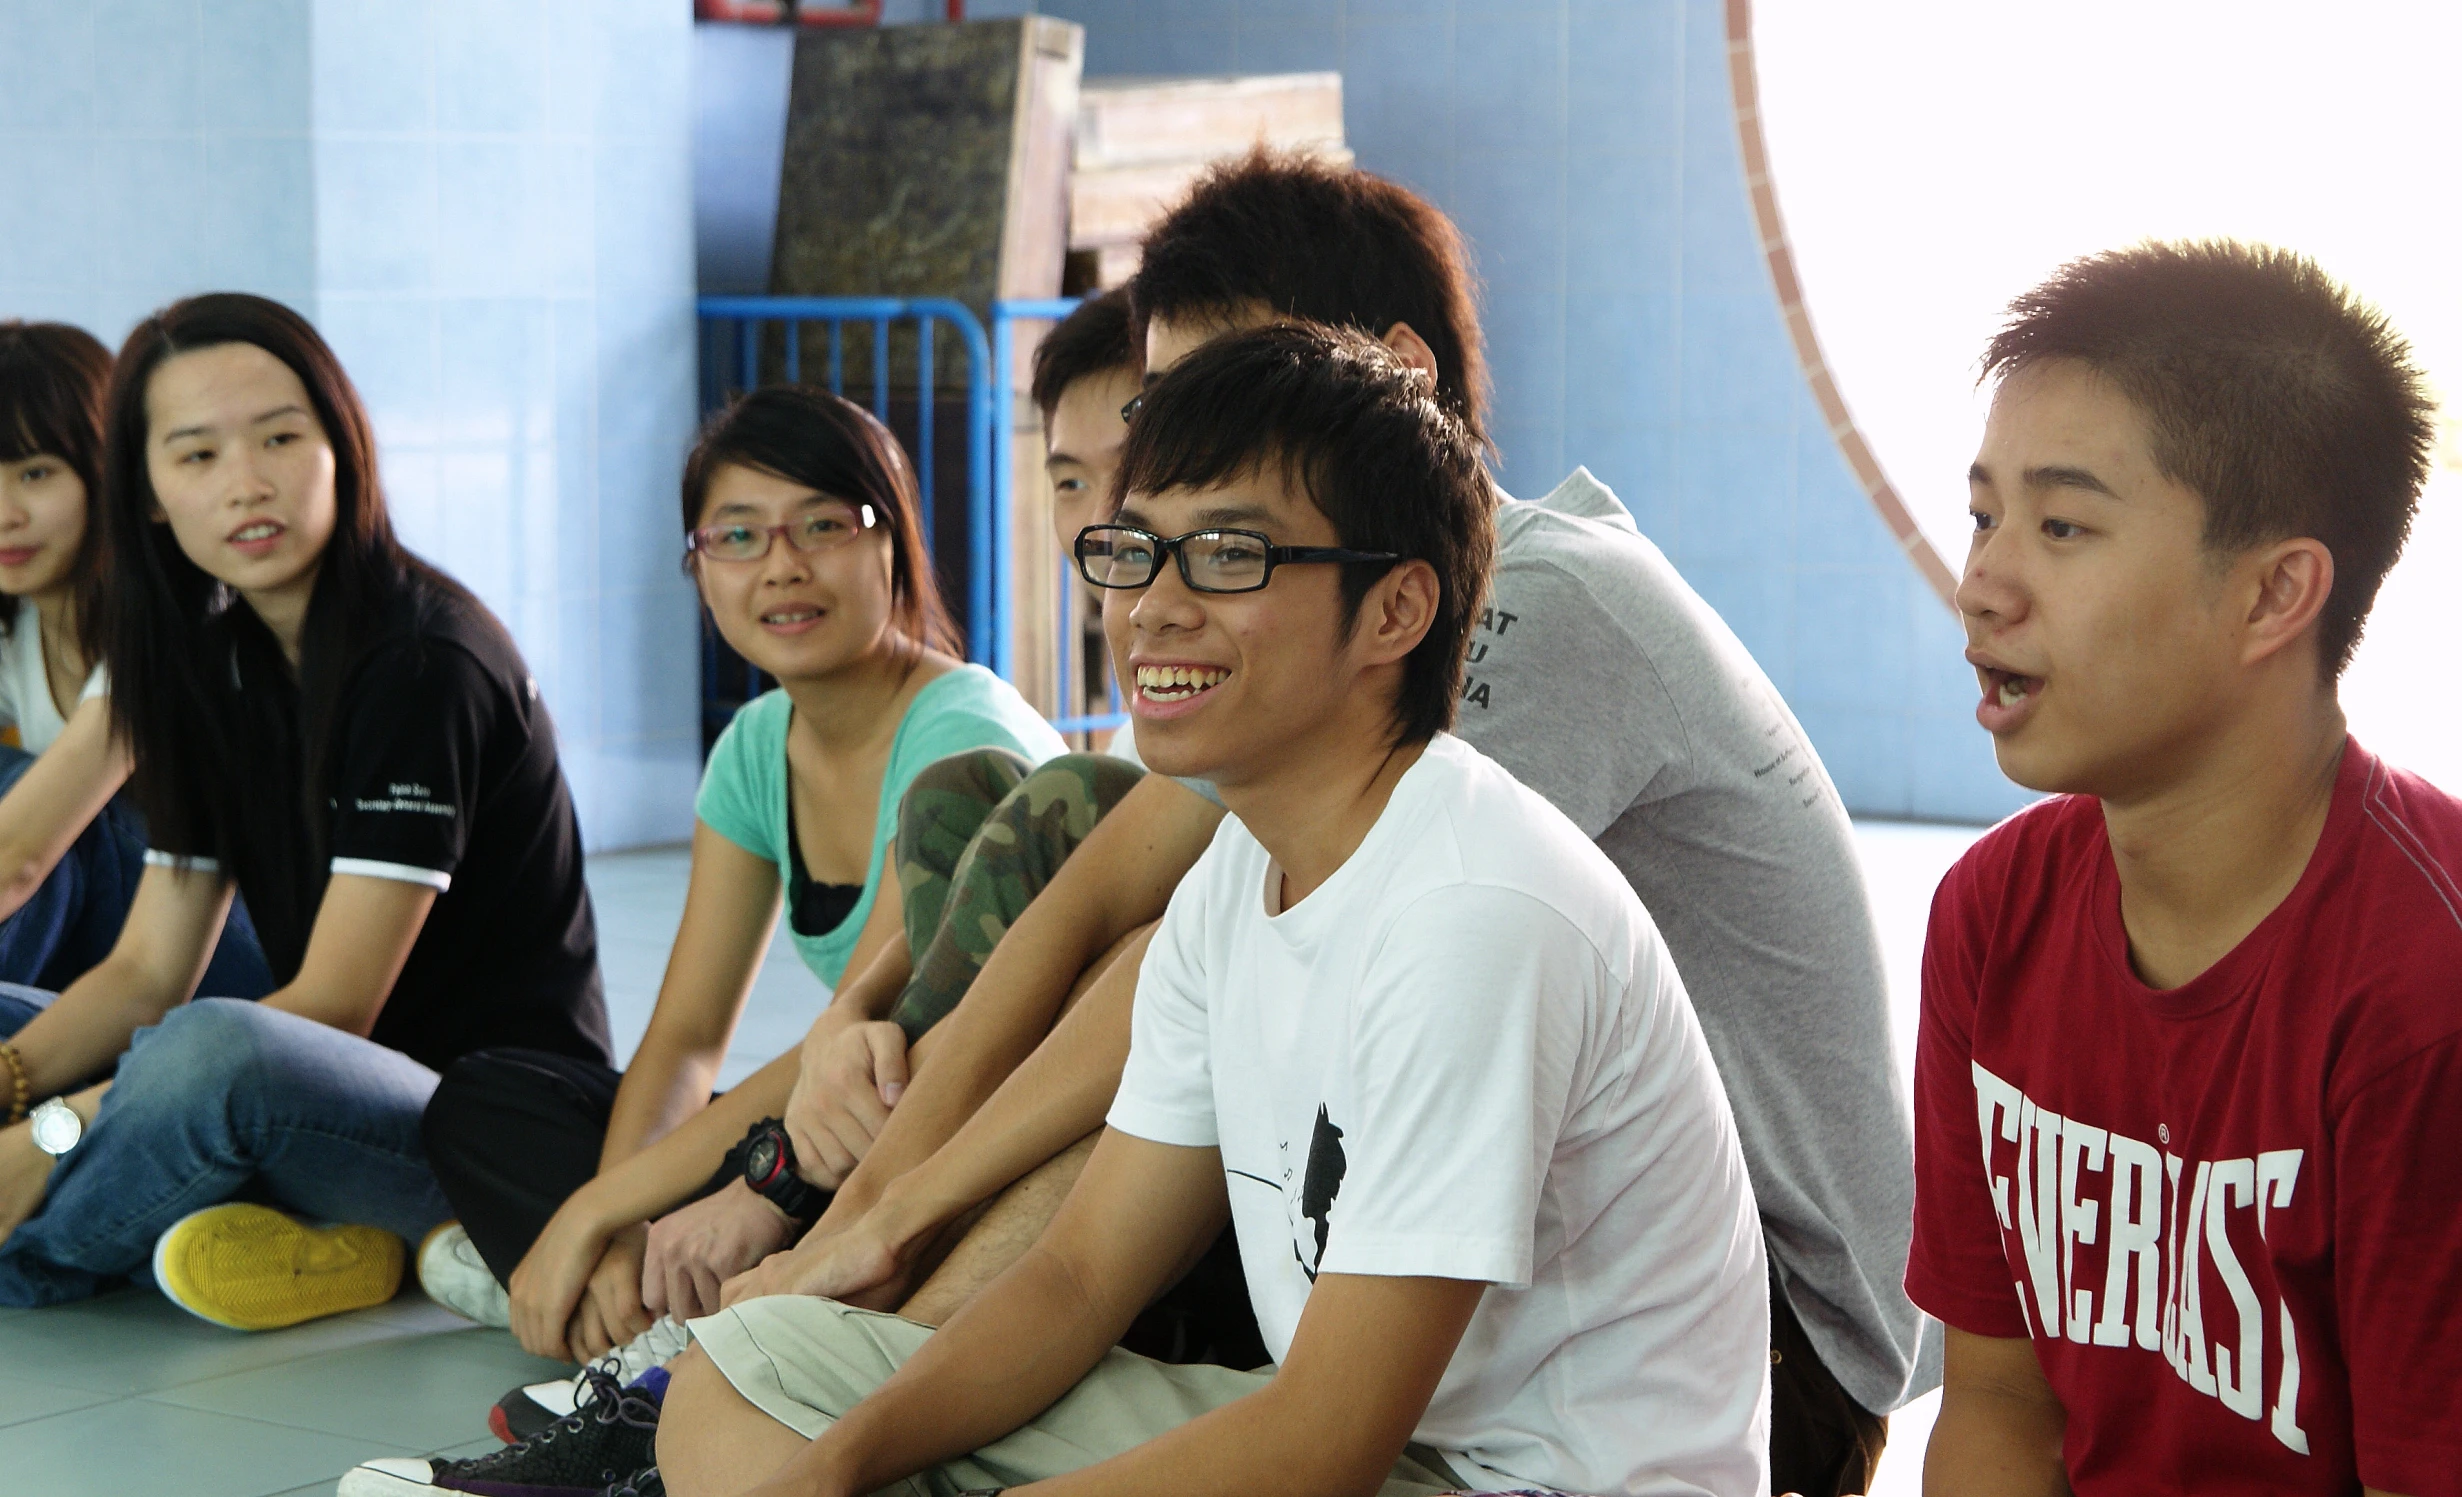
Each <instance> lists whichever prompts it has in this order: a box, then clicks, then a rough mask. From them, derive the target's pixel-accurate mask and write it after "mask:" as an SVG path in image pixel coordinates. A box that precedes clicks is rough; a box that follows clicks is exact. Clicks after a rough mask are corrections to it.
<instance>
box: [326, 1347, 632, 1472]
mask: <svg viewBox="0 0 2462 1497" xmlns="http://www.w3.org/2000/svg"><path fill="white" fill-rule="evenodd" d="M584 1375H585V1376H586V1377H587V1378H588V1379H589V1384H590V1394H591V1397H590V1400H589V1402H588V1403H587V1404H585V1405H583V1406H582V1407H581V1408H580V1409H577V1410H575V1411H574V1412H573V1413H571V1414H568V1415H566V1416H565V1417H564V1418H562V1419H559V1420H557V1421H556V1422H555V1423H554V1424H551V1425H549V1426H548V1427H547V1428H545V1429H543V1430H541V1431H539V1432H538V1433H537V1434H535V1435H532V1436H531V1437H530V1438H529V1439H527V1440H524V1441H522V1442H521V1443H520V1444H518V1445H508V1446H506V1447H505V1448H504V1449H502V1450H498V1451H494V1452H492V1453H490V1454H487V1455H483V1456H479V1457H477V1458H476V1459H473V1460H467V1461H448V1460H439V1459H434V1458H430V1459H425V1460H411V1459H406V1458H402V1457H395V1456H385V1457H380V1458H378V1459H376V1460H372V1461H365V1462H362V1463H361V1464H359V1465H357V1466H354V1467H352V1468H351V1469H350V1470H349V1471H347V1472H345V1473H343V1476H342V1483H341V1485H340V1486H338V1487H336V1488H335V1489H334V1497H411V1494H417V1493H426V1492H470V1493H485V1494H487V1497H604V1494H608V1493H613V1494H616V1497H662V1494H663V1493H664V1491H665V1488H664V1487H663V1486H661V1485H660V1484H659V1481H658V1473H657V1472H656V1471H654V1470H651V1469H650V1462H652V1461H654V1460H656V1459H657V1458H658V1455H657V1442H658V1402H657V1400H656V1399H654V1398H653V1397H651V1396H649V1395H648V1394H645V1393H643V1392H642V1391H640V1390H639V1389H634V1388H623V1387H619V1386H617V1384H616V1380H615V1376H614V1374H612V1373H609V1372H606V1371H603V1370H601V1369H599V1368H596V1367H593V1368H591V1369H589V1371H588V1372H587V1373H586V1374H584ZM626 1472H633V1473H636V1474H634V1475H631V1476H627V1475H626V1474H625V1473H626ZM645 1480H646V1481H647V1482H648V1483H649V1484H648V1485H647V1486H644V1485H642V1483H643V1482H644V1481H645Z"/></svg>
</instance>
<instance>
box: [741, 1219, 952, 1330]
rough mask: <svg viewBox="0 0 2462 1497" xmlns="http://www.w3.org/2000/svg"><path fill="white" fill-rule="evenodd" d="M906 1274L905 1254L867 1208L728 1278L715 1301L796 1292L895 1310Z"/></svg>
mask: <svg viewBox="0 0 2462 1497" xmlns="http://www.w3.org/2000/svg"><path fill="white" fill-rule="evenodd" d="M908 1274H909V1269H908V1265H907V1263H906V1261H905V1259H904V1256H903V1255H902V1254H901V1253H900V1252H899V1251H898V1250H897V1248H896V1246H895V1245H894V1244H893V1243H892V1242H891V1241H890V1239H889V1238H888V1237H887V1236H886V1235H885V1234H884V1233H883V1232H882V1231H881V1230H880V1229H879V1228H878V1226H877V1224H876V1221H875V1219H874V1217H873V1216H872V1215H871V1214H867V1215H865V1216H864V1217H860V1218H858V1219H857V1220H856V1221H855V1222H854V1223H852V1224H851V1225H849V1226H848V1227H846V1228H845V1229H844V1230H843V1231H836V1232H827V1231H816V1232H813V1233H812V1234H811V1235H809V1236H807V1237H805V1238H804V1240H803V1241H802V1242H801V1243H800V1244H798V1245H797V1246H796V1247H795V1248H793V1249H792V1250H791V1251H788V1252H783V1253H773V1254H771V1255H770V1256H769V1257H767V1258H764V1259H762V1260H761V1262H760V1265H759V1266H758V1267H756V1268H754V1269H752V1270H751V1271H750V1272H747V1273H742V1274H738V1275H736V1276H735V1277H734V1278H731V1279H729V1280H727V1281H726V1284H725V1286H724V1287H723V1289H722V1290H721V1291H720V1295H719V1303H720V1304H722V1305H735V1304H741V1303H742V1302H744V1301H745V1300H748V1299H760V1298H763V1297H764V1296H767V1295H773V1294H801V1295H812V1296H817V1297H819V1298H822V1299H834V1300H838V1301H841V1302H843V1303H845V1304H849V1305H853V1306H855V1307H857V1308H858V1309H864V1310H895V1309H896V1308H897V1307H898V1306H899V1305H901V1304H903V1303H905V1301H906V1290H907V1287H908V1286H907V1282H906V1281H907V1278H908Z"/></svg>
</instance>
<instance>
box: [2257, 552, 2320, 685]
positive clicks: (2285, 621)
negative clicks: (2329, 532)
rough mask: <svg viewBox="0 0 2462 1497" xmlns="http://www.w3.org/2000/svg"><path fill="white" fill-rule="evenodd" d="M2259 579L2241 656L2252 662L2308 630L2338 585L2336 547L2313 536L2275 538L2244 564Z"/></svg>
mask: <svg viewBox="0 0 2462 1497" xmlns="http://www.w3.org/2000/svg"><path fill="white" fill-rule="evenodd" d="M2244 565H2245V566H2246V568H2247V573H2246V574H2247V575H2248V576H2249V577H2250V578H2251V580H2252V581H2253V582H2254V583H2255V596H2254V597H2253V598H2252V599H2251V600H2250V602H2249V607H2248V615H2247V618H2246V619H2245V620H2244V622H2243V629H2244V636H2243V640H2242V644H2241V658H2242V659H2243V660H2244V661H2245V662H2246V663H2248V664H2250V665H2254V664H2256V663H2257V662H2258V661H2260V660H2264V659H2266V658H2267V657H2268V656H2271V655H2274V654H2276V653H2278V652H2280V651H2281V650H2283V649H2285V648H2287V647H2289V646H2290V645H2291V643H2292V642H2293V641H2294V640H2297V639H2299V638H2301V637H2303V636H2304V635H2306V634H2308V633H2309V632H2310V629H2311V627H2312V626H2313V625H2314V624H2315V623H2316V621H2317V615H2319V614H2321V613H2323V612H2324V611H2325V600H2326V599H2327V598H2328V597H2331V596H2332V595H2333V591H2334V553H2333V552H2331V551H2329V550H2327V549H2326V547H2325V543H2324V542H2323V541H2319V540H2316V539H2314V538H2313V537H2309V536H2299V537H2296V538H2294V539H2291V540H2287V541H2277V542H2276V543H2274V544H2273V545H2271V546H2267V547H2264V548H2262V549H2261V550H2259V551H2258V552H2257V554H2256V555H2254V556H2253V557H2251V558H2249V560H2248V562H2247V563H2245V564H2244Z"/></svg>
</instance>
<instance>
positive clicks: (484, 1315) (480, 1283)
mask: <svg viewBox="0 0 2462 1497" xmlns="http://www.w3.org/2000/svg"><path fill="white" fill-rule="evenodd" d="M419 1287H420V1288H421V1289H424V1290H426V1291H427V1297H428V1298H429V1299H432V1300H434V1301H435V1302H436V1303H438V1304H440V1305H442V1306H444V1307H445V1308H446V1309H448V1310H450V1311H452V1312H453V1313H454V1314H456V1315H459V1316H461V1317H462V1318H463V1319H465V1320H475V1321H477V1322H478V1323H479V1324H481V1325H491V1326H494V1327H495V1328H496V1329H497V1330H500V1331H501V1330H504V1329H505V1328H506V1327H508V1326H510V1325H512V1323H513V1305H512V1301H511V1300H510V1299H509V1298H508V1297H507V1296H506V1295H505V1292H504V1286H503V1285H502V1284H499V1283H497V1282H496V1275H495V1273H494V1272H493V1271H492V1270H490V1269H489V1268H488V1266H487V1260H485V1259H483V1258H481V1257H480V1256H479V1250H478V1249H477V1248H476V1247H474V1246H472V1245H471V1241H470V1234H469V1233H468V1232H465V1231H463V1230H462V1224H461V1223H460V1222H446V1223H445V1224H444V1225H443V1226H441V1227H438V1228H436V1229H435V1230H434V1231H432V1232H430V1233H428V1234H427V1236H426V1237H425V1238H424V1239H422V1240H421V1241H420V1243H419Z"/></svg>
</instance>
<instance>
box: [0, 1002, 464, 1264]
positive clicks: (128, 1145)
mask: <svg viewBox="0 0 2462 1497" xmlns="http://www.w3.org/2000/svg"><path fill="white" fill-rule="evenodd" d="M50 1001H51V995H50V994H48V993H43V992H38V991H35V990H33V989H29V988H23V987H19V986H16V985H14V984H0V1037H4V1036H7V1035H13V1034H15V1033H16V1032H17V1031H18V1029H19V1028H20V1027H22V1026H23V1025H24V1024H25V1022H26V1021H27V1020H28V1019H31V1018H33V1017H34V1015H35V1014H37V1013H40V1012H41V1011H42V1010H43V1008H44V1007H45V1006H47V1005H48V1004H49V1003H50ZM435 1090H436V1073H435V1072H434V1071H431V1070H429V1069H428V1068H427V1067H425V1066H423V1065H421V1064H419V1063H418V1062H417V1061H415V1060H412V1059H411V1058H410V1057H408V1056H406V1055H403V1054H402V1053H401V1052H399V1051H397V1050H389V1049H387V1048H385V1047H384V1046H382V1045H379V1044H376V1043H374V1042H372V1041H369V1040H363V1039H360V1038H359V1037H358V1036H356V1035H350V1034H344V1033H343V1032H342V1031H341V1030H339V1029H334V1028H331V1027H330V1026H327V1025H324V1024H319V1023H317V1022H316V1021H315V1020H313V1019H303V1018H301V1017H300V1016H298V1015H297V1014H291V1013H285V1012H283V1011H281V1010H279V1009H271V1008H265V1007H263V1006H261V1005H259V1004H256V1003H252V1002H249V1001H247V1000H244V999H237V998H199V999H196V1000H194V1001H192V1002H190V1003H187V1004H184V1005H182V1006H181V1007H179V1008H175V1009H173V1010H172V1011H171V1012H170V1013H169V1014H168V1015H167V1016H165V1017H164V1019H163V1021H162V1022H161V1023H159V1024H156V1025H154V1026H153V1027H151V1028H148V1029H140V1030H138V1031H137V1034H136V1038H135V1040H134V1041H133V1042H132V1043H131V1044H130V1045H129V1048H128V1053H127V1054H126V1055H124V1056H122V1057H121V1059H120V1068H119V1075H118V1078H117V1079H116V1080H115V1081H114V1082H113V1083H112V1087H111V1090H110V1091H109V1092H108V1093H106V1094H105V1095H104V1097H103V1105H102V1110H101V1112H100V1114H99V1115H98V1116H97V1117H96V1118H95V1120H94V1126H93V1127H91V1128H89V1129H87V1130H86V1135H85V1138H84V1139H83V1140H82V1141H81V1142H79V1144H78V1145H77V1147H76V1148H74V1149H72V1150H70V1151H69V1152H68V1153H67V1154H66V1155H65V1156H64V1157H62V1158H61V1160H60V1161H59V1162H58V1163H57V1164H55V1165H53V1166H52V1170H51V1179H50V1184H49V1187H48V1190H47V1193H46V1194H45V1196H44V1199H43V1206H42V1209H41V1210H40V1211H38V1212H36V1213H35V1214H34V1215H33V1216H31V1217H29V1218H27V1220H26V1222H25V1223H24V1225H22V1226H20V1227H19V1228H18V1229H17V1230H16V1231H15V1232H13V1233H11V1234H9V1238H8V1240H7V1242H5V1243H0V1305H12V1306H25V1305H52V1304H59V1303H62V1302H63V1301H67V1300H74V1299H84V1298H86V1297H87V1296H89V1295H92V1294H95V1293H97V1292H99V1291H101V1290H104V1289H108V1288H111V1287H113V1286H114V1285H116V1284H117V1283H119V1282H120V1281H121V1280H124V1279H127V1278H131V1277H140V1278H141V1277H143V1276H145V1275H146V1274H147V1273H148V1271H149V1266H150V1264H151V1262H152V1258H153V1251H154V1241H155V1239H156V1238H158V1237H160V1236H161V1235H162V1233H163V1229H164V1228H166V1227H169V1226H170V1225H171V1224H172V1223H174V1222H176V1221H178V1220H179V1219H180V1218H181V1217H183V1216H186V1215H188V1214H189V1213H190V1212H192V1211H198V1210H202V1209H203V1208H205V1207H207V1206H212V1205H216V1204H219V1203H220V1202H223V1201H229V1200H233V1199H245V1200H256V1201H264V1202H267V1203H269V1204H271V1205H275V1206H279V1207H281V1208H283V1209H284V1210H287V1211H291V1212H295V1213H297V1214H299V1215H301V1216H305V1217H310V1218H313V1219H316V1220H321V1221H342V1222H356V1223H360V1224H362V1225H365V1226H371V1227H382V1228H384V1229H385V1230H386V1231H388V1232H394V1233H398V1234H400V1235H401V1236H403V1237H405V1238H408V1239H409V1240H410V1241H411V1242H413V1243H416V1242H417V1241H418V1240H419V1238H420V1237H421V1236H422V1235H423V1234H425V1233H426V1231H427V1230H428V1229H429V1228H430V1227H433V1226H435V1225H436V1224H437V1223H438V1222H441V1221H444V1220H446V1219H447V1218H448V1217H450V1216H451V1215H452V1214H453V1209H452V1207H451V1206H449V1205H447V1204H446V1202H445V1198H444V1192H443V1191H441V1190H439V1189H437V1187H436V1177H435V1176H434V1175H433V1174H431V1173H430V1172H429V1170H428V1167H427V1155H426V1152H425V1150H423V1149H422V1148H421V1147H420V1144H419V1116H420V1114H421V1113H422V1112H424V1111H425V1110H426V1109H427V1100H428V1096H429V1094H430V1093H432V1092H433V1091H435Z"/></svg>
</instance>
